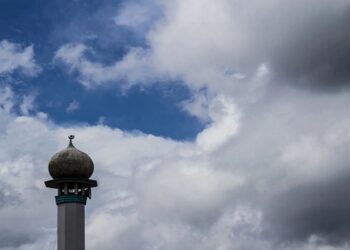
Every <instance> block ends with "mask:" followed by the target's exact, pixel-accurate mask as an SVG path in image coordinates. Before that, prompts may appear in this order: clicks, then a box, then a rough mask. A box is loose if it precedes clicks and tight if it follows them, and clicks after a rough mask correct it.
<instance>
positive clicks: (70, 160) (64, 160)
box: [49, 135, 94, 179]
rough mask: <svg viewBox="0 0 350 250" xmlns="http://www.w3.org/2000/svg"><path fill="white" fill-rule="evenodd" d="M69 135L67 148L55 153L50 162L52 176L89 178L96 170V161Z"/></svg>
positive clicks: (56, 177) (55, 177)
mask: <svg viewBox="0 0 350 250" xmlns="http://www.w3.org/2000/svg"><path fill="white" fill-rule="evenodd" d="M73 139H74V136H72V135H71V136H69V140H70V141H69V145H68V147H67V148H66V149H64V150H62V151H60V152H58V153H56V154H54V155H53V156H52V157H51V159H50V162H49V172H50V175H51V176H52V178H54V179H58V178H84V179H89V178H90V176H91V175H92V173H93V172H94V163H93V162H92V160H91V158H90V156H88V155H87V154H85V153H84V152H82V151H80V150H78V149H76V148H75V147H74V146H73V143H72V140H73Z"/></svg>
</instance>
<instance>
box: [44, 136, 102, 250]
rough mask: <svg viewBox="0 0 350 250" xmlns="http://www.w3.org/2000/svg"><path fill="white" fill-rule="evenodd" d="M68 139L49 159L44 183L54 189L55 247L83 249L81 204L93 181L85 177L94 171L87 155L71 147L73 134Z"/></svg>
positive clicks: (66, 249) (83, 223)
mask: <svg viewBox="0 0 350 250" xmlns="http://www.w3.org/2000/svg"><path fill="white" fill-rule="evenodd" d="M68 138H69V144H68V147H67V148H66V149H64V150H62V151H60V152H58V153H56V154H55V155H53V156H52V158H51V160H50V162H49V172H50V175H51V177H52V178H53V179H52V180H49V181H46V182H45V185H46V187H48V188H55V189H57V190H58V193H57V196H56V197H55V198H56V204H57V212H58V216H57V250H85V205H86V200H87V198H91V188H93V187H97V182H96V181H95V180H91V179H89V178H90V177H91V175H92V173H93V172H94V163H93V162H92V160H91V158H90V157H89V156H88V155H87V154H85V153H84V152H82V151H80V150H78V149H76V148H75V147H74V146H73V143H72V140H73V139H74V136H73V135H70V136H69V137H68Z"/></svg>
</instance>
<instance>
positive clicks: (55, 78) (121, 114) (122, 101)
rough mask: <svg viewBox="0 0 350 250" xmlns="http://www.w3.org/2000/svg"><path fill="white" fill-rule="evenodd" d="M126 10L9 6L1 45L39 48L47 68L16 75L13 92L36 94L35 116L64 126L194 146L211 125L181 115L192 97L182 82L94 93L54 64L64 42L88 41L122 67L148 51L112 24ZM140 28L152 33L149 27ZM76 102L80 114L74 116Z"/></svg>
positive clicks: (104, 5) (95, 4) (2, 15)
mask: <svg viewBox="0 0 350 250" xmlns="http://www.w3.org/2000/svg"><path fill="white" fill-rule="evenodd" d="M123 4H124V5H125V3H123V2H122V1H119V2H118V1H32V2H28V1H2V2H1V9H0V33H1V34H2V38H3V39H6V40H8V41H10V42H12V43H18V44H21V45H22V46H29V45H33V46H34V52H35V60H36V62H37V63H38V64H39V65H40V66H41V67H42V72H41V73H40V74H38V75H37V76H36V77H33V78H32V77H27V76H25V75H23V74H20V73H17V74H15V75H14V76H13V77H14V78H15V79H16V82H17V84H15V85H13V89H14V91H15V92H17V93H22V94H28V93H34V94H35V96H36V110H37V111H42V112H45V113H47V114H48V116H49V117H50V119H52V120H53V121H55V122H56V123H58V124H74V123H87V124H98V123H103V124H105V125H108V126H111V127H118V128H121V129H125V130H139V131H142V132H145V133H150V134H154V135H161V136H165V137H170V138H174V139H179V140H191V139H194V137H195V135H196V134H197V133H198V132H199V131H200V130H201V129H202V128H203V127H204V126H205V124H204V123H203V122H201V121H200V120H199V119H197V118H195V117H194V116H191V115H189V114H188V113H187V112H185V111H184V110H183V109H182V108H181V105H180V104H181V102H183V101H184V100H187V99H189V98H191V95H192V94H191V90H189V89H188V88H187V87H186V86H185V85H184V84H182V83H181V81H163V82H157V81H154V82H152V86H151V87H148V88H142V87H139V86H134V87H130V88H127V89H126V90H125V89H123V88H122V86H123V80H118V79H117V80H112V81H110V85H109V86H106V87H102V88H99V89H87V88H84V87H83V86H81V85H80V84H79V83H78V80H77V78H76V75H74V74H69V73H67V70H66V68H65V67H64V65H62V64H60V63H57V62H55V61H54V59H53V58H54V55H55V52H56V51H57V49H58V48H59V47H60V46H62V45H63V44H65V43H72V42H85V43H86V44H88V45H89V46H91V47H92V48H93V49H94V51H95V53H94V55H92V57H93V58H95V59H98V61H99V62H101V63H104V64H110V63H113V62H114V61H117V60H120V59H121V58H122V57H123V56H124V55H125V54H126V53H127V51H128V48H130V47H135V46H141V47H147V43H146V41H145V39H144V38H143V36H141V35H140V34H139V32H136V31H135V30H133V29H130V28H128V27H123V26H118V25H116V24H115V23H114V20H113V17H114V15H116V13H118V10H119V9H120V8H121V6H123ZM52 9H54V10H57V11H52ZM100 13H103V15H104V16H103V18H100V17H101V14H100ZM151 18H152V19H155V18H157V17H156V15H154V17H152V16H151ZM140 29H142V30H143V29H144V30H143V31H142V32H146V29H147V24H144V25H143V26H142V27H140ZM71 103H72V104H74V105H73V106H74V107H75V108H73V109H72V110H69V111H67V108H68V107H69V105H70V104H71Z"/></svg>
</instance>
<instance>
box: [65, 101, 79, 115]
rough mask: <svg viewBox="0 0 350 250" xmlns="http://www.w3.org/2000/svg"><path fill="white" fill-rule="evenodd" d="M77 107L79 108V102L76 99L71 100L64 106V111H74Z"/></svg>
mask: <svg viewBox="0 0 350 250" xmlns="http://www.w3.org/2000/svg"><path fill="white" fill-rule="evenodd" d="M79 108H80V103H79V102H77V101H76V100H73V101H72V102H70V103H69V105H68V107H67V108H66V111H67V112H68V113H71V112H74V111H76V110H77V109H79Z"/></svg>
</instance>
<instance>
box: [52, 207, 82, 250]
mask: <svg viewBox="0 0 350 250" xmlns="http://www.w3.org/2000/svg"><path fill="white" fill-rule="evenodd" d="M57 212H58V213H57V246H58V250H85V233H84V232H85V205H84V204H83V203H62V204H59V205H57Z"/></svg>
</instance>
